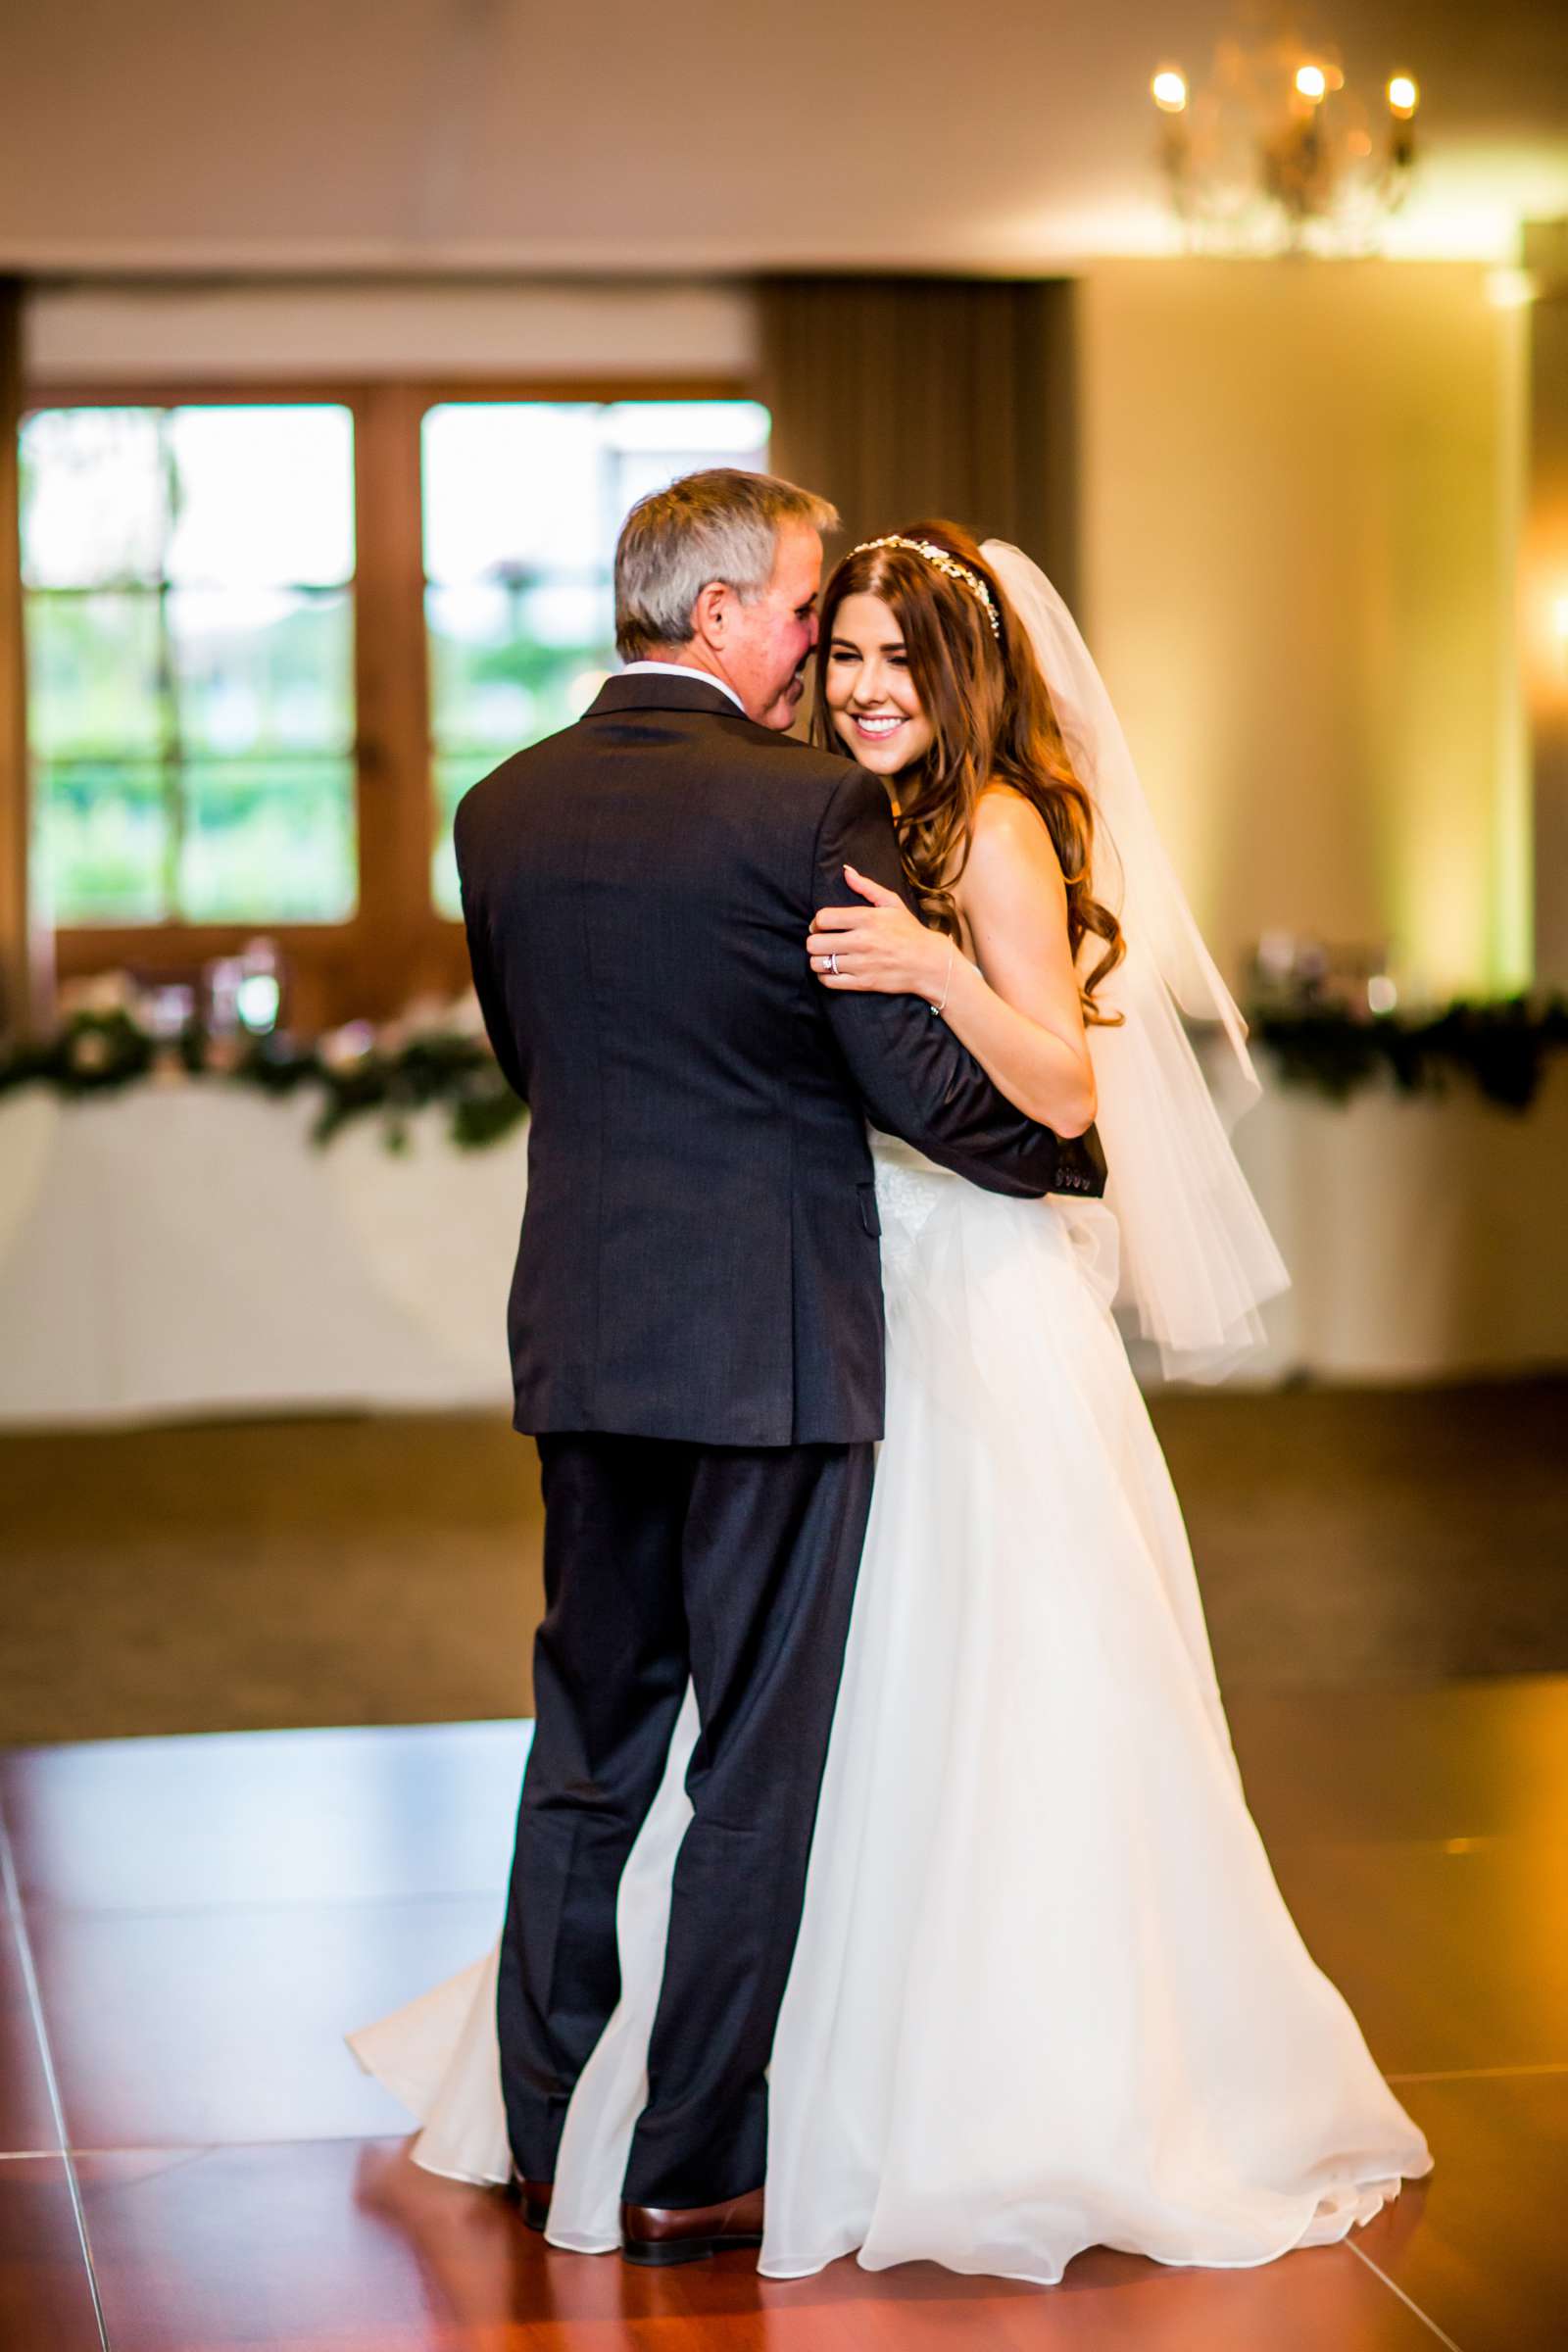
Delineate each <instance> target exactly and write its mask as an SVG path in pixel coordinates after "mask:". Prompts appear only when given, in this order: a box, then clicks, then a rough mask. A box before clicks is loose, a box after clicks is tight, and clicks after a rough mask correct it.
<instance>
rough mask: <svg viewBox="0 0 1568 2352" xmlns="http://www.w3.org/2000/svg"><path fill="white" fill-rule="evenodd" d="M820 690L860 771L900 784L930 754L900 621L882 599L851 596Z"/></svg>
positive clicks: (836, 624) (825, 656)
mask: <svg viewBox="0 0 1568 2352" xmlns="http://www.w3.org/2000/svg"><path fill="white" fill-rule="evenodd" d="M821 662H822V685H823V693H824V696H825V699H826V702H827V708H828V715H829V717H830V718H831V720H832V723H833V726H834V728H835V729H836V731H837V732H838V734H839V735H840V736H841V737H842V738H843V740H844V742H845V743H846V744H847V745H848V746H849V748H850V750H851V751H852V752H853V753H854V755H855V757H856V759H857V760H858V761H859V763H860V765H861V766H862V767H868V768H870V769H871V770H872V771H873V773H874V774H876V775H879V776H896V775H897V774H898V773H899V771H900V769H901V768H906V767H907V766H908V765H909V764H910V762H911V761H912V760H921V759H923V758H924V757H925V755H926V753H927V752H928V751H929V750H930V749H931V742H932V726H931V721H930V719H929V718H928V717H927V716H926V714H925V711H923V710H922V708H921V705H920V697H919V695H918V694H917V693H916V691H915V685H914V680H913V678H912V677H911V676H910V674H909V658H908V654H907V651H906V649H905V643H904V631H903V629H902V628H901V627H900V626H899V621H898V615H897V614H896V613H894V611H893V609H892V607H891V606H890V605H885V604H884V603H883V602H882V599H881V598H880V597H879V596H870V595H867V594H865V593H863V592H862V593H860V594H858V595H855V596H847V597H845V598H844V599H843V601H842V603H841V604H840V605H839V608H838V610H837V612H836V613H834V615H833V634H832V637H831V638H830V640H829V641H828V643H827V644H826V645H825V646H824V647H823V650H822V654H821Z"/></svg>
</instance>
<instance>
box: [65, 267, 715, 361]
mask: <svg viewBox="0 0 1568 2352" xmlns="http://www.w3.org/2000/svg"><path fill="white" fill-rule="evenodd" d="M756 317H757V306H756V303H755V301H754V300H753V298H752V295H751V293H750V292H749V291H748V290H747V289H746V288H745V287H743V286H740V285H732V284H728V283H726V282H724V281H723V280H717V279H715V280H697V279H670V280H661V279H646V278H645V279H638V280H627V281H625V282H623V283H618V284H617V283H614V282H613V281H598V282H594V281H590V282H585V283H579V284H570V283H568V282H566V281H564V280H556V281H551V280H543V279H542V280H534V281H523V282H520V283H513V284H479V283H467V284H464V283H461V282H460V283H457V284H442V283H441V282H439V281H438V280H431V281H429V282H427V283H424V284H412V285H392V286H389V285H378V284H375V283H360V284H336V285H320V284H317V285H312V284H308V283H300V284H294V285H286V284H285V285H249V286H247V285H242V284H220V285H201V284H196V285H182V284H180V283H178V282H177V281H176V282H171V283H169V284H166V285H162V286H155V287H125V288H117V287H115V286H113V285H111V284H103V283H99V284H95V285H81V286H74V287H73V286H65V287H60V288H55V289H50V288H43V289H40V290H38V291H37V292H34V293H33V294H32V295H30V296H29V298H28V300H27V303H26V307H25V368H26V372H27V376H28V379H29V380H30V381H31V382H34V383H43V382H48V381H49V380H51V379H53V380H54V381H56V382H65V381H69V382H71V383H74V384H92V383H102V382H106V381H122V380H134V379H136V378H138V377H140V378H143V379H146V380H156V379H158V378H160V377H162V378H164V379H166V380H167V379H169V378H171V377H173V378H178V379H183V378H187V377H188V378H193V379H196V380H198V381H213V380H220V379H222V378H225V377H229V378H231V377H233V376H236V375H242V376H247V377H250V376H258V377H269V376H271V377H278V378H284V379H287V378H290V377H299V376H311V375H319V376H334V375H335V376H375V375H405V376H443V375H453V376H466V375H471V376H483V375H488V376H506V375H516V376H522V377H538V378H540V379H541V380H548V379H549V378H551V377H571V376H574V375H576V376H590V377H594V378H600V377H604V378H613V377H615V376H638V375H642V376H662V375H671V376H681V375H696V376H714V377H736V378H740V379H745V378H748V377H750V375H751V374H752V372H753V370H754V369H755V368H756V365H757V323H756Z"/></svg>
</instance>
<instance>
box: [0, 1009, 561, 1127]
mask: <svg viewBox="0 0 1568 2352" xmlns="http://www.w3.org/2000/svg"><path fill="white" fill-rule="evenodd" d="M161 1066H162V1067H166V1068H172V1069H174V1070H177V1071H182V1072H183V1073H184V1074H185V1075H186V1076H187V1077H191V1078H208V1079H213V1080H224V1079H226V1080H228V1081H229V1082H230V1083H232V1084H234V1085H239V1086H252V1087H255V1088H257V1089H258V1090H259V1091H260V1092H261V1093H263V1094H266V1095H278V1096H282V1095H292V1094H295V1093H296V1092H297V1091H298V1090H299V1088H301V1087H302V1086H310V1087H314V1088H315V1089H316V1090H317V1091H318V1092H319V1094H320V1095H321V1096H322V1097H323V1101H322V1103H321V1108H320V1112H319V1116H318V1118H317V1120H316V1123H315V1125H314V1127H313V1128H312V1130H311V1133H312V1136H313V1138H314V1140H315V1141H316V1142H317V1143H319V1144H324V1143H327V1142H329V1141H330V1139H331V1138H332V1137H333V1136H334V1135H336V1134H337V1132H338V1130H339V1128H341V1127H344V1126H346V1125H347V1124H348V1123H349V1121H350V1120H352V1119H358V1118H365V1117H368V1116H369V1115H370V1114H371V1113H378V1114H379V1115H380V1116H381V1117H382V1118H383V1119H384V1121H385V1128H386V1144H387V1149H388V1150H389V1151H393V1152H401V1151H404V1150H406V1149H407V1147H408V1141H409V1135H408V1122H409V1119H410V1117H411V1115H412V1114H413V1113H414V1112H415V1111H417V1110H422V1109H423V1108H424V1107H425V1106H426V1105H427V1104H429V1103H445V1104H447V1105H448V1107H449V1109H450V1112H451V1118H450V1122H449V1133H450V1135H451V1138H452V1141H453V1142H454V1143H455V1144H457V1145H459V1146H461V1147H462V1148H463V1149H464V1150H465V1151H471V1150H474V1149H476V1148H477V1147H479V1146H481V1145H484V1144H493V1143H498V1142H499V1141H500V1140H501V1138H502V1137H503V1136H504V1135H508V1134H510V1132H511V1131H512V1129H513V1128H514V1127H515V1125H516V1124H517V1122H518V1120H519V1119H521V1118H523V1117H525V1116H526V1105H525V1104H524V1103H519V1101H518V1100H517V1098H516V1096H515V1094H514V1093H513V1091H512V1089H511V1088H510V1087H509V1086H508V1084H507V1082H506V1080H505V1079H504V1078H503V1077H502V1075H501V1072H500V1070H499V1068H498V1067H497V1065H496V1059H495V1056H494V1054H492V1053H491V1051H490V1048H489V1046H488V1045H487V1044H486V1042H485V1040H484V1039H483V1038H482V1037H472V1036H468V1035H466V1034H465V1033H464V1032H462V1031H458V1030H453V1031H429V1032H426V1033H425V1034H424V1035H422V1036H419V1037H415V1038H410V1039H408V1040H407V1041H406V1042H405V1043H403V1044H401V1045H399V1046H396V1047H391V1048H383V1047H380V1046H377V1045H374V1044H372V1045H371V1046H370V1048H369V1049H368V1052H366V1053H364V1054H352V1055H338V1054H331V1055H323V1054H321V1052H320V1051H319V1048H318V1047H316V1046H314V1045H302V1044H296V1043H295V1042H294V1041H293V1040H292V1039H290V1038H288V1037H285V1036H281V1035H277V1036H271V1037H256V1038H249V1037H248V1038H245V1039H243V1040H241V1041H240V1042H239V1044H238V1046H237V1049H236V1048H235V1047H233V1046H232V1045H230V1044H229V1043H228V1042H227V1041H220V1040H215V1039H212V1038H210V1037H209V1036H208V1034H207V1032H206V1031H205V1030H204V1029H202V1028H199V1027H191V1028H187V1029H186V1030H184V1031H183V1032H182V1033H181V1035H180V1036H179V1037H177V1038H173V1039H169V1040H159V1039H155V1038H153V1037H152V1036H150V1035H149V1034H148V1032H147V1031H146V1030H144V1029H143V1028H142V1027H141V1026H140V1025H139V1023H138V1022H136V1021H135V1020H134V1019H133V1018H132V1017H131V1015H130V1014H129V1013H128V1012H124V1011H116V1012H83V1013H78V1014H77V1015H76V1016H75V1018H74V1019H73V1020H72V1021H71V1022H69V1023H68V1024H67V1026H66V1027H65V1028H63V1029H62V1030H60V1031H59V1033H58V1034H57V1035H56V1036H55V1037H53V1038H51V1039H49V1040H48V1042H47V1043H45V1044H31V1045H22V1046H18V1047H14V1048H13V1049H11V1051H10V1052H9V1053H3V1054H0V1095H4V1094H6V1093H8V1092H9V1091H10V1089H11V1088H13V1087H18V1086H27V1085H37V1084H38V1083H39V1082H40V1081H41V1082H42V1083H44V1084H46V1085H49V1086H53V1087H55V1088H56V1089H57V1090H58V1092H59V1093H61V1094H63V1095H65V1096H67V1097H70V1098H73V1099H75V1098H79V1097H81V1096H85V1095H99V1094H106V1093H114V1092H116V1091H118V1090H119V1089H120V1088H122V1087H125V1086H130V1085H134V1084H135V1083H136V1082H137V1081H138V1080H145V1079H148V1078H151V1077H153V1076H154V1075H155V1074H156V1072H157V1070H158V1069H159V1068H160V1067H161Z"/></svg>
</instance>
